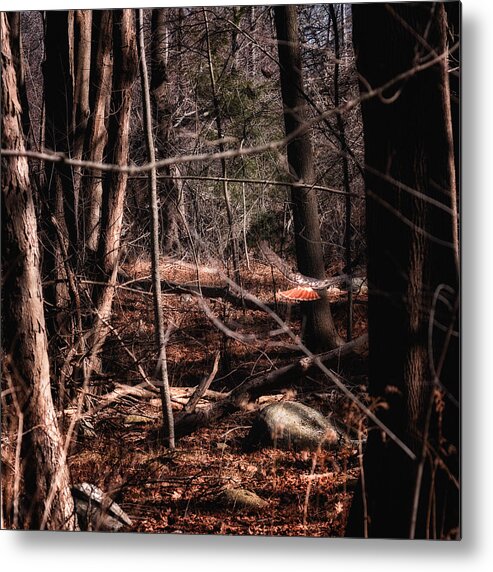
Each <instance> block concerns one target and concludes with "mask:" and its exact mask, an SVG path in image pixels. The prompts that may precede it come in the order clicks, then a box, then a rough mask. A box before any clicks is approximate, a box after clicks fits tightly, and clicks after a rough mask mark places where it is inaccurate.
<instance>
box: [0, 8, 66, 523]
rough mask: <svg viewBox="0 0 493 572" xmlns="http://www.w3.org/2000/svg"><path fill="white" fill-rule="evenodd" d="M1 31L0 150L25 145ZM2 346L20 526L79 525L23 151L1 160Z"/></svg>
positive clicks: (0, 18)
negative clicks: (17, 416) (19, 470)
mask: <svg viewBox="0 0 493 572" xmlns="http://www.w3.org/2000/svg"><path fill="white" fill-rule="evenodd" d="M0 30H1V31H2V40H1V52H2V70H1V71H2V73H1V80H2V99H1V101H2V148H8V149H17V150H19V151H21V152H22V151H24V150H25V145H24V136H23V132H22V125H21V119H20V116H21V106H20V97H19V92H18V89H17V81H16V74H15V70H14V67H13V58H12V54H11V47H10V37H9V36H10V34H9V25H8V23H7V16H6V14H5V13H2V14H0ZM1 171H2V199H3V200H2V268H3V272H4V274H3V277H4V284H3V288H2V294H3V297H2V298H3V299H2V301H3V320H4V324H3V326H4V327H3V333H4V335H3V340H2V342H3V347H4V351H5V354H6V356H8V361H9V363H10V367H11V370H12V378H13V379H14V382H15V383H16V397H17V400H18V401H19V404H20V406H21V408H22V415H23V429H24V433H23V435H22V437H21V438H22V452H23V465H22V466H23V491H22V492H23V499H24V500H25V502H24V503H23V505H24V506H23V511H22V512H21V514H20V524H21V526H22V527H23V528H33V529H38V528H40V527H42V526H43V527H45V528H47V529H51V530H73V529H75V527H76V520H75V516H74V505H73V500H72V496H71V492H70V478H69V472H68V467H67V463H66V458H65V455H64V452H63V445H62V439H61V435H60V432H59V429H58V425H57V419H56V415H55V409H54V407H53V401H52V397H51V390H50V370H49V362H48V350H47V347H48V342H47V337H46V328H45V319H44V310H43V295H42V290H41V276H40V252H39V246H38V230H37V224H36V215H35V210H34V205H33V198H32V192H31V184H30V179H29V167H28V163H27V159H26V158H24V157H5V158H3V159H2V170H1Z"/></svg>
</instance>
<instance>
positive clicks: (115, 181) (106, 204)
mask: <svg viewBox="0 0 493 572" xmlns="http://www.w3.org/2000/svg"><path fill="white" fill-rule="evenodd" d="M113 59H114V68H113V85H112V100H111V113H110V119H109V127H108V144H107V147H106V148H107V158H108V161H109V162H110V163H113V164H116V165H126V164H127V163H128V160H129V135H130V112H131V105H132V88H133V84H134V81H135V79H136V75H137V69H138V62H137V46H136V37H135V23H134V18H133V11H132V10H130V9H125V10H115V11H114V12H113ZM126 186H127V174H126V173H124V172H114V173H107V174H106V176H105V177H104V181H103V202H102V212H101V237H100V241H99V248H98V261H99V264H100V268H101V277H100V280H101V281H102V282H103V281H104V282H106V284H105V286H103V287H100V288H96V289H95V291H94V298H95V305H96V308H97V316H98V317H97V318H96V323H95V326H94V332H93V335H92V340H91V346H92V347H91V358H90V363H89V371H92V370H94V369H97V368H98V367H99V364H98V358H97V356H98V354H99V351H100V349H101V348H102V346H103V343H104V340H105V338H106V335H107V333H108V327H107V326H106V322H107V321H108V320H109V318H110V316H111V307H112V304H113V296H114V287H115V284H116V282H117V271H118V261H119V256H120V240H121V230H122V223H123V209H124V203H125V195H126Z"/></svg>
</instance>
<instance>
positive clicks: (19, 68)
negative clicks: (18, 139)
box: [7, 12, 31, 146]
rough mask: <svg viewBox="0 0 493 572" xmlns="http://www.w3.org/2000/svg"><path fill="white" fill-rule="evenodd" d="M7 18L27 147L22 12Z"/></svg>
mask: <svg viewBox="0 0 493 572" xmlns="http://www.w3.org/2000/svg"><path fill="white" fill-rule="evenodd" d="M7 18H8V21H9V25H10V45H11V46H12V59H13V64H14V68H15V74H16V77H17V89H18V90H19V98H20V103H21V121H22V131H23V132H24V141H25V144H26V146H28V141H29V132H30V130H31V121H30V118H29V102H28V99H27V89H26V74H25V70H24V51H23V47H22V33H21V18H22V12H8V13H7Z"/></svg>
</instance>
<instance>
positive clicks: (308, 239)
mask: <svg viewBox="0 0 493 572" xmlns="http://www.w3.org/2000/svg"><path fill="white" fill-rule="evenodd" d="M274 15H275V23H276V31H277V41H278V52H279V63H280V66H281V91H282V101H283V105H284V123H285V128H286V135H290V134H291V133H293V132H294V131H296V130H297V129H298V128H299V127H300V126H302V125H303V123H304V121H305V107H306V104H305V100H304V97H303V76H302V71H301V70H302V67H301V51H300V36H299V30H298V16H297V7H296V6H294V5H291V6H276V7H275V8H274ZM288 162H289V167H290V169H291V176H292V177H293V181H295V182H297V183H300V182H303V183H306V185H307V187H304V188H300V187H298V186H297V187H292V188H291V201H292V209H293V219H294V227H295V242H296V258H297V263H298V270H299V271H300V272H301V273H302V274H305V275H306V276H311V277H313V278H325V265H324V259H323V250H322V242H321V237H320V226H319V216H318V205H317V195H316V192H315V191H314V190H313V189H311V188H310V185H311V184H313V183H314V179H315V175H314V167H313V153H312V146H311V141H310V135H309V134H308V133H303V134H301V135H299V136H297V137H295V138H294V139H292V140H291V141H290V142H289V144H288ZM303 310H304V316H305V319H306V324H305V333H304V336H305V343H306V344H307V346H308V347H309V348H310V349H311V350H314V351H324V350H326V349H330V348H334V347H337V346H339V345H341V344H342V343H343V342H342V340H341V338H340V337H339V334H338V333H337V330H336V328H335V325H334V321H333V319H332V313H331V310H330V304H329V300H328V297H327V295H326V294H325V293H322V296H321V299H320V300H317V301H316V302H313V303H311V302H310V303H305V304H304V305H303Z"/></svg>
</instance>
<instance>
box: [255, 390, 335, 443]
mask: <svg viewBox="0 0 493 572" xmlns="http://www.w3.org/2000/svg"><path fill="white" fill-rule="evenodd" d="M341 439H342V436H341V434H340V433H339V431H338V430H337V429H336V428H335V427H334V426H333V425H332V424H331V423H330V421H329V420H328V419H327V418H326V417H324V416H323V415H322V414H321V413H320V412H319V411H317V410H315V409H312V408H311V407H308V406H307V405H303V403H297V402H294V401H280V402H279V403H272V404H271V405H267V406H266V407H264V408H263V409H261V410H260V411H259V412H258V414H257V416H256V417H255V419H254V421H253V425H252V428H251V430H250V433H249V434H248V436H247V442H246V444H247V447H248V448H249V449H255V448H258V447H262V446H268V447H277V448H279V449H296V450H303V449H308V450H310V451H315V450H316V449H318V447H322V448H324V449H330V448H332V447H335V446H337V445H339V443H340V441H341Z"/></svg>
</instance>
